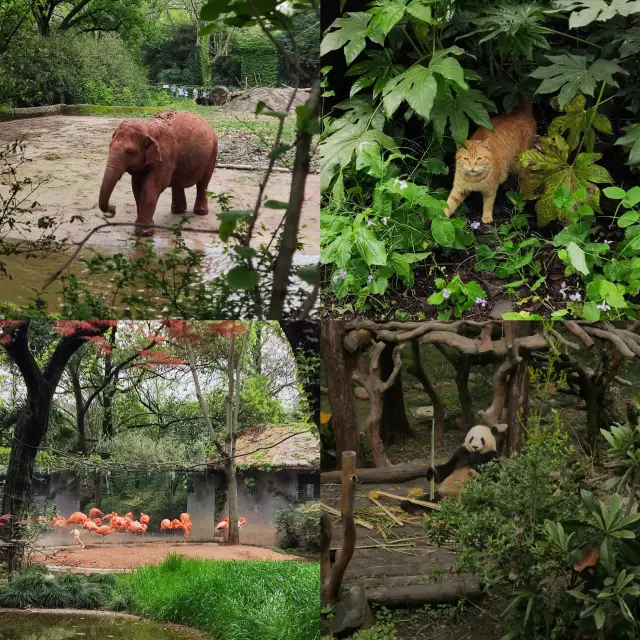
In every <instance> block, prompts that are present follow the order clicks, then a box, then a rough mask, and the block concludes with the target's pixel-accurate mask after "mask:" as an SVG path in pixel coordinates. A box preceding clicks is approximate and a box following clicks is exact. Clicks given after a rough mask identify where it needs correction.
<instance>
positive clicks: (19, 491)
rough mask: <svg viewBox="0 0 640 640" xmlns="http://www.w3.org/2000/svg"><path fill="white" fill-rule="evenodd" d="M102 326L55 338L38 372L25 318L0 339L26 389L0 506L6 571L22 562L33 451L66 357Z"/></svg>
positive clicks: (41, 437)
mask: <svg viewBox="0 0 640 640" xmlns="http://www.w3.org/2000/svg"><path fill="white" fill-rule="evenodd" d="M105 329H106V327H105V328H99V327H92V328H89V329H84V330H79V331H77V332H76V333H74V334H73V335H71V336H65V337H63V338H61V339H60V340H59V342H58V344H57V345H56V347H55V350H54V351H53V354H52V355H51V356H50V358H49V360H48V361H47V364H46V366H45V369H44V372H42V371H41V370H40V368H39V366H38V364H37V362H36V360H35V358H34V356H33V354H32V353H31V351H30V349H29V340H28V333H29V321H27V322H25V323H24V324H23V325H20V326H19V327H18V328H17V329H16V330H15V331H14V332H13V334H12V336H11V340H10V342H8V343H7V342H5V343H4V344H3V346H4V349H5V350H6V352H7V354H8V355H9V357H10V358H11V360H12V361H13V362H14V363H15V364H16V366H17V367H18V370H19V371H20V373H21V375H22V378H23V380H24V382H25V386H26V391H27V398H26V400H25V405H24V408H23V410H22V411H21V413H20V417H19V418H18V422H17V424H16V427H15V431H14V438H13V442H12V447H11V454H10V455H9V465H8V467H7V479H6V483H5V487H4V496H3V500H2V510H1V513H3V514H10V515H11V519H10V520H9V523H8V524H7V525H5V526H4V527H2V528H0V540H2V541H3V542H4V545H3V556H4V558H5V560H6V562H7V566H8V568H9V571H11V572H13V571H16V570H18V569H19V568H20V565H21V563H22V556H23V552H24V543H23V542H22V531H21V525H20V522H21V521H22V520H23V519H24V517H25V515H26V513H27V511H28V508H29V501H30V498H31V478H32V477H33V470H34V466H35V459H36V454H37V453H38V450H39V448H40V446H41V445H42V441H43V440H44V438H45V436H46V434H47V428H48V426H49V415H50V413H51V404H52V401H53V394H54V393H55V391H56V388H57V387H58V383H59V382H60V378H61V377H62V374H63V372H64V370H65V368H66V367H67V364H68V363H69V360H70V358H71V356H73V354H74V353H75V352H76V351H77V350H78V349H79V348H80V347H81V346H82V345H83V344H85V341H84V337H87V336H95V335H100V334H101V333H103V332H104V330H105Z"/></svg>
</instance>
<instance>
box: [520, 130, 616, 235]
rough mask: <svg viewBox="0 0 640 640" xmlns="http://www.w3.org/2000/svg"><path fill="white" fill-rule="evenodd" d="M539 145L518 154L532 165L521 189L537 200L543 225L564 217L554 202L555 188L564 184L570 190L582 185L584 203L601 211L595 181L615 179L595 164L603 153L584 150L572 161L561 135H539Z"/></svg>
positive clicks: (539, 222) (539, 221)
mask: <svg viewBox="0 0 640 640" xmlns="http://www.w3.org/2000/svg"><path fill="white" fill-rule="evenodd" d="M538 145H539V148H538V149H529V150H527V151H523V152H522V153H521V154H520V156H519V157H518V161H519V162H520V164H521V165H522V166H523V167H525V168H527V169H529V171H528V172H527V173H526V175H525V176H523V178H522V180H521V188H520V193H521V194H522V195H523V196H524V197H525V198H527V199H529V200H536V199H537V200H538V202H537V203H536V213H537V214H538V224H539V225H540V226H541V227H543V226H545V225H546V224H548V223H549V222H551V221H552V220H556V219H563V218H564V217H565V215H566V214H564V213H563V212H562V211H561V210H559V209H558V207H557V206H556V204H555V202H554V195H555V193H556V191H557V190H558V189H559V188H560V187H562V186H563V185H564V186H565V187H566V188H567V189H568V190H569V193H575V192H576V191H577V190H578V189H581V188H583V189H584V190H585V193H586V197H585V200H584V204H587V205H588V206H590V207H591V208H592V209H593V210H594V211H597V212H600V189H599V188H598V187H597V186H596V184H595V183H600V182H608V183H611V182H613V180H612V178H611V176H610V175H609V172H608V171H607V170H606V169H605V168H604V167H601V166H600V165H597V164H595V163H596V161H597V160H599V159H600V158H601V155H600V154H598V153H581V154H580V155H578V157H577V158H576V159H575V160H574V162H573V164H570V163H569V161H568V158H569V146H568V145H567V143H566V141H565V140H564V139H563V138H561V137H560V136H555V138H546V137H543V138H540V139H539V140H538Z"/></svg>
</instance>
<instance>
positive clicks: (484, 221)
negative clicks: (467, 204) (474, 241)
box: [482, 216, 493, 224]
mask: <svg viewBox="0 0 640 640" xmlns="http://www.w3.org/2000/svg"><path fill="white" fill-rule="evenodd" d="M492 222H493V216H482V224H491V223H492Z"/></svg>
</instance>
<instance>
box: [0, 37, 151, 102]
mask: <svg viewBox="0 0 640 640" xmlns="http://www.w3.org/2000/svg"><path fill="white" fill-rule="evenodd" d="M148 99H149V90H148V86H147V77H146V73H145V71H144V69H143V68H142V67H141V66H140V65H139V64H138V63H137V62H136V61H135V59H134V58H133V56H132V55H131V53H130V52H129V51H128V50H127V49H126V47H125V45H124V43H123V42H122V41H120V40H110V39H109V40H108V39H98V40H97V39H95V38H90V37H84V36H70V35H68V34H64V35H53V36H50V37H47V38H42V37H40V36H36V35H31V36H25V38H24V39H23V40H22V46H20V47H19V48H14V49H12V50H10V51H9V52H7V53H6V54H5V55H4V56H3V58H2V60H0V103H4V104H9V105H11V106H14V107H32V106H40V105H47V104H59V103H65V104H79V103H91V104H100V105H138V106H140V105H145V104H146V103H147V102H148Z"/></svg>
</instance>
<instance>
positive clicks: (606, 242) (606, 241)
mask: <svg viewBox="0 0 640 640" xmlns="http://www.w3.org/2000/svg"><path fill="white" fill-rule="evenodd" d="M612 242H613V240H605V241H604V243H605V244H611V243H612Z"/></svg>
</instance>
